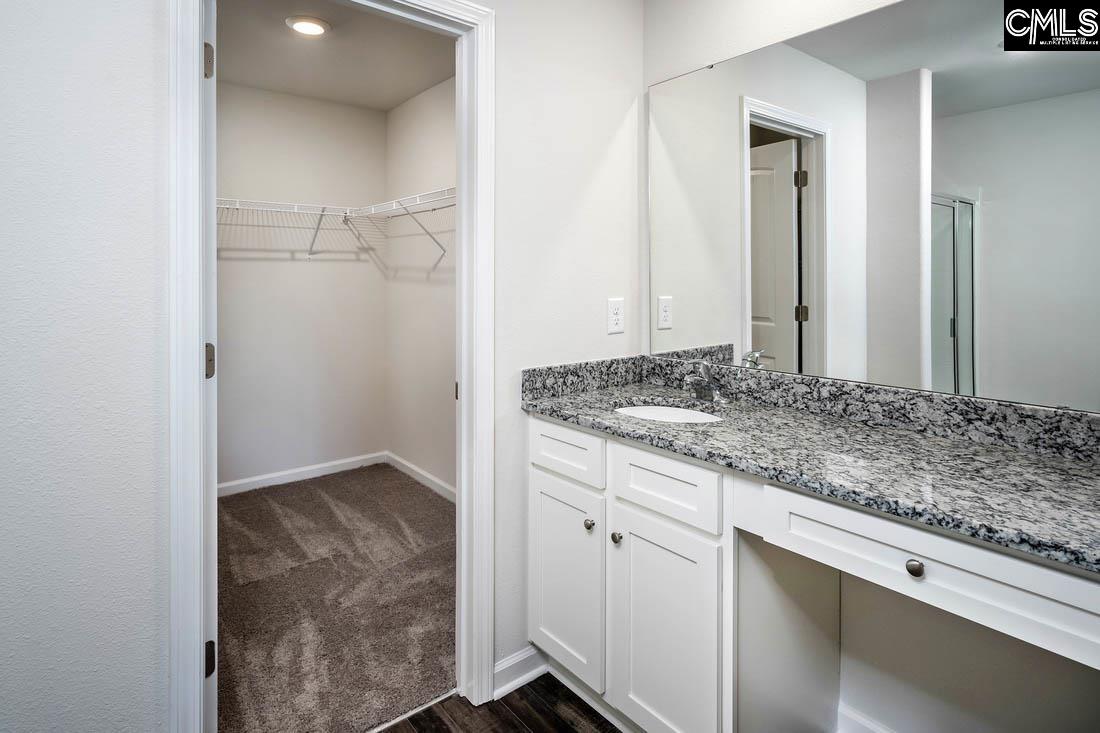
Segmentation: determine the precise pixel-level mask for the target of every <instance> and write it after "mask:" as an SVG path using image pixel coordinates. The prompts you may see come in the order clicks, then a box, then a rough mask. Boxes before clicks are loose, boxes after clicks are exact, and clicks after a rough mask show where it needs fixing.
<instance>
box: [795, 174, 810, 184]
mask: <svg viewBox="0 0 1100 733" xmlns="http://www.w3.org/2000/svg"><path fill="white" fill-rule="evenodd" d="M808 185H810V174H809V172H808V171H795V172H794V187H795V188H805V187H806V186H808Z"/></svg>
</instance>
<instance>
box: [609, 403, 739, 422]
mask: <svg viewBox="0 0 1100 733" xmlns="http://www.w3.org/2000/svg"><path fill="white" fill-rule="evenodd" d="M615 412H619V413H622V414H623V415H627V416H629V417H638V418H641V419H642V420H658V421H660V422H682V423H687V422H720V421H721V420H722V418H720V417H716V416H714V415H708V414H707V413H705V412H699V411H698V410H686V409H684V408H683V407H667V406H665V405H636V406H634V407H620V408H619V409H617V410H615Z"/></svg>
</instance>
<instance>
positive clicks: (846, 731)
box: [836, 703, 894, 733]
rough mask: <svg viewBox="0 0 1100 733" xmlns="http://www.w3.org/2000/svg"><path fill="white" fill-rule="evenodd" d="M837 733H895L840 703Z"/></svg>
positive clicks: (837, 713)
mask: <svg viewBox="0 0 1100 733" xmlns="http://www.w3.org/2000/svg"><path fill="white" fill-rule="evenodd" d="M836 717H837V726H836V729H837V733H894V729H893V728H889V727H887V726H885V725H883V724H882V723H880V722H878V721H877V720H874V719H873V718H869V717H867V716H866V715H864V714H863V713H861V712H859V711H858V710H856V709H854V708H851V707H849V706H847V705H845V704H844V703H840V705H839V706H838V707H837V711H836Z"/></svg>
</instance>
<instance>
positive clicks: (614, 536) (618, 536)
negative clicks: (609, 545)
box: [611, 532, 623, 545]
mask: <svg viewBox="0 0 1100 733" xmlns="http://www.w3.org/2000/svg"><path fill="white" fill-rule="evenodd" d="M611 541H612V542H614V543H615V544H616V545H617V544H619V543H620V542H622V541H623V535H622V533H620V532H612V533H611Z"/></svg>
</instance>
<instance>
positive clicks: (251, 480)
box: [218, 451, 389, 496]
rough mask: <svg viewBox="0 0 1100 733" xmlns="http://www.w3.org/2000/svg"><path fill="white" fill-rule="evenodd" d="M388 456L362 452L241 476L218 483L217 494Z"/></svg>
mask: <svg viewBox="0 0 1100 733" xmlns="http://www.w3.org/2000/svg"><path fill="white" fill-rule="evenodd" d="M388 456H389V454H388V453H387V452H386V451H381V452H378V453H364V454H363V455H361V456H353V457H351V458H341V459H339V460H335V461H326V462H325V463H315V464H313V465H312V466H301V467H299V468H289V469H287V470H285V471H276V472H275V473H264V474H260V475H259V476H249V477H248V478H241V479H237V480H236V481H226V482H225V483H221V484H218V496H229V495H231V494H239V493H241V492H242V491H251V490H252V489H260V488H263V487H265V486H278V485H279V484H289V483H293V482H294V481H304V480H305V479H307V478H317V477H318V476H324V475H326V474H330V473H339V472H340V471H350V470H351V469H353V468H359V467H361V466H371V465H373V464H375V463H385V462H386V461H387V457H388Z"/></svg>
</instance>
